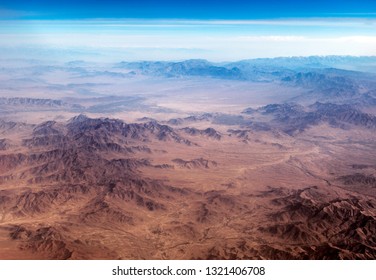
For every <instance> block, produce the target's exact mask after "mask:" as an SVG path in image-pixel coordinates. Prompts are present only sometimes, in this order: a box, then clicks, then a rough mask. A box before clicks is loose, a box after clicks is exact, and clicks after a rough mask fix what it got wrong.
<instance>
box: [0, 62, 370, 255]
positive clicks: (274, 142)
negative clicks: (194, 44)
mask: <svg viewBox="0 0 376 280" xmlns="http://www.w3.org/2000/svg"><path fill="white" fill-rule="evenodd" d="M192 63H193V62H192V61H191V62H189V63H185V64H182V65H173V66H171V65H167V66H164V67H167V68H166V69H168V72H166V71H167V70H166V69H165V68H163V67H161V66H158V67H159V68H157V69H156V68H155V67H156V66H153V64H147V65H146V66H145V65H143V66H142V68H141V66H140V65H139V64H125V63H123V64H121V65H120V66H119V65H116V67H115V68H114V69H115V70H116V69H117V70H116V71H119V72H118V74H119V75H115V74H113V75H112V79H114V80H113V81H112V84H111V83H110V81H107V83H108V84H111V85H114V84H116V85H119V84H117V83H125V84H126V82H127V81H128V82H129V83H130V84H133V85H134V84H138V83H139V81H136V80H137V79H138V77H139V76H137V75H149V76H150V77H151V78H150V79H152V81H156V80H155V79H156V77H158V79H159V78H161V77H160V76H163V75H168V76H169V77H171V76H172V78H166V77H162V78H161V79H162V80H165V81H166V84H165V87H163V86H161V85H163V83H162V81H158V82H156V83H157V84H158V87H156V88H155V89H154V91H151V89H152V88H153V86H144V85H142V83H140V84H138V85H137V86H135V87H136V88H137V90H139V91H138V92H140V91H141V90H144V94H141V93H140V94H138V95H133V96H132V94H128V95H122V96H120V95H118V96H112V95H105V94H104V93H103V94H102V95H101V96H97V97H93V96H91V97H90V98H89V97H85V96H86V95H85V94H86V93H84V94H81V96H80V98H78V96H74V97H72V96H68V95H69V94H68V93H66V92H65V95H64V94H63V93H61V96H60V98H57V97H56V98H55V97H54V98H47V97H46V96H39V97H38V98H36V97H33V96H30V95H27V94H21V93H22V92H26V89H28V90H31V91H32V89H33V90H40V91H41V92H43V91H45V90H47V89H48V88H51V91H56V89H57V88H58V87H57V86H56V85H54V87H52V86H51V85H48V86H46V83H42V82H40V81H35V80H33V81H30V80H28V81H27V82H25V81H23V82H22V83H21V84H17V83H12V82H11V81H9V79H6V77H7V76H6V75H7V74H6V73H5V71H3V72H2V76H1V78H2V79H3V80H4V81H6V83H5V82H4V83H2V86H1V87H2V88H1V92H2V95H3V96H4V97H2V98H0V108H1V110H2V111H1V114H0V116H1V120H0V249H1V250H0V259H375V257H376V152H375V151H376V137H375V135H376V116H375V115H374V113H373V110H374V104H373V103H372V102H371V101H372V100H376V99H375V95H374V88H376V87H374V84H373V81H372V78H370V75H371V74H364V73H361V72H354V73H355V74H354V73H353V72H350V71H348V72H346V71H345V70H343V71H344V72H340V71H339V70H336V71H335V70H334V69H332V68H331V69H326V68H323V69H321V68H320V70H315V71H314V70H312V69H310V70H309V72H307V71H306V72H305V74H302V73H301V72H299V71H295V70H294V69H292V70H289V71H287V70H284V71H285V72H284V73H285V74H283V75H282V74H281V72H278V73H275V69H270V72H267V71H266V70H265V69H264V68H263V71H264V72H262V73H263V74H262V75H261V72H260V70H259V72H257V73H258V75H254V76H252V79H251V78H250V76H247V75H251V74H250V73H249V72H244V69H248V68H246V66H244V63H245V62H243V64H239V65H238V68H237V69H235V68H234V67H235V66H234V65H231V67H230V66H228V67H227V68H226V67H222V66H221V67H219V66H211V65H209V66H208V64H207V63H206V62H205V63H203V62H200V63H198V64H197V63H196V64H195V63H193V66H192ZM119 67H121V68H120V69H122V71H123V70H124V68H126V69H128V68H129V67H133V68H132V69H133V70H132V71H134V72H132V73H131V74H129V72H124V71H123V72H122V71H120V70H119ZM216 67H217V68H216ZM64 69H65V68H58V69H57V70H56V69H55V70H51V69H47V70H46V69H44V70H43V71H46V72H43V71H42V73H39V74H35V73H34V75H36V76H38V75H39V76H38V77H40V78H44V79H47V78H46V75H47V74H48V75H50V74H51V73H50V72H51V71H65V70H64ZM114 69H112V71H115V70H114ZM140 69H142V71H141V70H140ZM203 69H204V70H203ZM325 69H326V70H325ZM13 70H14V72H13V74H12V75H15V74H14V73H18V74H17V75H19V76H20V77H22V75H23V74H22V73H24V72H25V71H26V72H27V71H29V70H30V69H23V70H22V71H21V70H20V69H18V70H17V69H13ZM33 71H35V69H34V70H33ZM75 71H76V72H73V73H74V74H73V76H75V75H76V73H77V72H78V71H79V73H80V75H83V73H84V74H86V75H85V77H84V78H82V77H81V78H80V79H84V81H85V82H88V81H87V80H86V79H88V77H89V78H90V75H88V74H90V73H91V72H90V73H89V71H88V70H86V72H83V70H82V69H81V70H77V69H76V70H75ZM126 71H129V70H126ZM242 71H243V72H242ZM21 72H22V73H21ZM46 73H47V74H46ZM65 73H66V72H65ZM69 73H70V72H69ZM101 73H102V74H103V72H101ZM105 73H107V74H109V72H105ZM127 73H128V74H127ZM307 73H310V74H307ZM107 74H106V75H107ZM246 74H247V75H246ZM114 75H115V76H114ZM176 76H179V78H176ZM181 76H183V78H181ZM186 76H189V77H188V78H187V77H186ZM191 76H200V77H201V76H204V77H205V76H209V77H208V78H207V79H208V80H209V82H208V83H207V84H205V85H204V84H202V86H203V88H205V86H206V87H207V88H209V87H210V85H213V88H214V89H219V88H222V89H225V90H223V91H222V92H220V93H219V96H221V98H222V97H223V96H227V97H226V98H227V99H220V98H215V97H214V96H215V91H214V90H213V91H212V92H208V93H207V95H205V94H201V95H200V96H201V99H199V100H197V104H198V106H197V107H196V106H195V105H196V103H195V102H194V100H195V96H196V95H197V96H198V95H199V94H198V93H197V91H195V89H198V88H200V83H201V82H202V81H199V80H189V79H191ZM260 76H262V81H257V78H259V77H260ZM276 76H278V79H279V82H278V83H277V82H276V81H275V79H276ZM142 77H143V78H142V79H145V76H142ZM266 77H267V78H268V79H270V80H269V81H267V87H266V88H263V89H261V88H262V85H263V84H264V83H266V81H265V79H266ZM372 77H373V76H372ZM73 78H75V79H78V78H77V77H70V78H69V79H73ZM56 79H57V78H56ZM171 79H172V80H171ZM174 79H175V80H174ZM215 79H217V80H215ZM255 80H256V81H255ZM124 81H125V82H124ZM143 81H145V80H143ZM187 81H188V82H187ZM216 81H217V82H216ZM148 82H149V83H151V82H150V80H148ZM29 83H31V85H30V84H29ZM5 85H7V86H5ZM11 85H12V87H13V88H11ZM167 85H169V86H168V87H169V90H166V88H167ZM251 85H254V88H253V90H254V91H252V87H250V86H251ZM102 86H103V85H99V86H98V88H97V89H100V88H102ZM154 86H155V84H154ZM248 86H249V88H248ZM67 87H68V85H66V87H65V89H67ZM82 87H86V88H95V86H93V85H92V84H86V85H83V84H81V86H76V85H72V84H70V86H69V88H70V89H74V90H75V89H77V88H80V90H81V91H82ZM103 87H104V88H106V89H105V90H103V92H106V91H107V90H108V85H107V86H103ZM61 88H62V86H61V87H60V89H59V90H61ZM158 88H159V89H160V91H159V92H158ZM171 88H173V91H171ZM277 88H279V89H281V90H288V89H289V88H291V91H289V93H285V94H282V93H281V95H282V96H280V97H279V98H281V100H279V99H278V100H276V101H278V102H274V103H273V102H270V101H271V100H272V99H273V97H272V96H273V95H274V94H276V95H278V94H277V93H276V92H275V89H277ZM42 89H43V90H42ZM65 89H64V90H65ZM117 89H118V91H120V89H119V88H117ZM162 89H164V91H163V90H162ZM188 89H191V90H193V91H194V92H193V93H192V95H190V96H185V94H186V92H187V91H188ZM64 90H63V91H64ZM262 90H264V93H265V94H266V92H268V94H266V95H267V96H264V97H265V98H264V99H263V98H261V97H260V96H259V94H260V91H261V92H262ZM12 91H13V92H16V94H13V95H10V94H9V92H12ZM127 91H130V89H127ZM231 91H234V92H236V93H235V94H234V96H231V95H229V94H228V93H229V92H231ZM248 91H249V93H248ZM173 92H174V95H173V94H172V93H173ZM255 92H256V93H255ZM252 94H254V95H252ZM26 95H27V97H25V96H26ZM256 95H257V96H258V97H257V98H254V96H256ZM323 96H325V98H323ZM282 97H283V98H282ZM313 97H315V98H313ZM205 98H207V99H206V101H205ZM239 98H241V100H239ZM282 99H283V100H284V101H283V100H282ZM166 100H168V102H166ZM307 100H310V101H309V102H308V101H307ZM205 102H206V103H207V104H208V105H207V108H206V110H203V107H202V106H204V104H205Z"/></svg>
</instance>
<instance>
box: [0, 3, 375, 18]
mask: <svg viewBox="0 0 376 280" xmlns="http://www.w3.org/2000/svg"><path fill="white" fill-rule="evenodd" d="M0 11H2V12H1V14H0V15H2V16H1V17H2V18H13V19H20V18H22V19H88V18H142V19H145V18H149V19H150V18H154V19H155V18H158V19H178V18H179V19H266V18H268V19H270V18H291V17H294V18H297V17H298V18H307V17H375V16H376V14H375V12H376V1H374V0H357V1H356V0H337V1H330V0H315V1H304V0H300V1H296V0H284V1H282V0H279V1H278V0H263V1H260V0H259V1H249V0H248V1H247V0H230V1H220V0H217V1H216V0H201V1H199V0H190V1H186V0H185V1H176V0H175V1H171V0H158V1H155V0H154V1H152V0H138V1H135V0H133V1H127V0H125V1H124V0H123V1H119V0H107V1H90V0H74V1H73V0H62V1H51V0H32V1H30V0H23V1H20V0H2V1H1V2H0Z"/></svg>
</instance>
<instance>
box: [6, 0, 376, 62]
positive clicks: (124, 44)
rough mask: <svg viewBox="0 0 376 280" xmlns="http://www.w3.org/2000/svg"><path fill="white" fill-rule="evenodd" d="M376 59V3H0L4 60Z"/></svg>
mask: <svg viewBox="0 0 376 280" xmlns="http://www.w3.org/2000/svg"><path fill="white" fill-rule="evenodd" d="M308 55H376V1H375V0H363V1H361V0H358V1H353V0H350V1H346V0H343V1H328V0H326V1H324V0H316V1H303V0H302V1H292V0H289V1H273V0H272V1H270V0H269V1H266V0H264V1H245V0H243V1H239V0H232V1H214V0H208V1H204V0H202V1H197V0H191V1H167V0H159V1H146V0H144V1H114V0H107V1H105V2H104V1H101V2H99V1H78V0H76V1H72V0H68V1H43V0H33V1H17V0H12V1H9V0H1V2H0V58H49V59H62V60H70V59H88V60H93V59H94V60H103V61H119V60H182V59H190V58H205V59H208V60H213V61H229V60H240V59H247V58H256V57H276V56H308Z"/></svg>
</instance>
